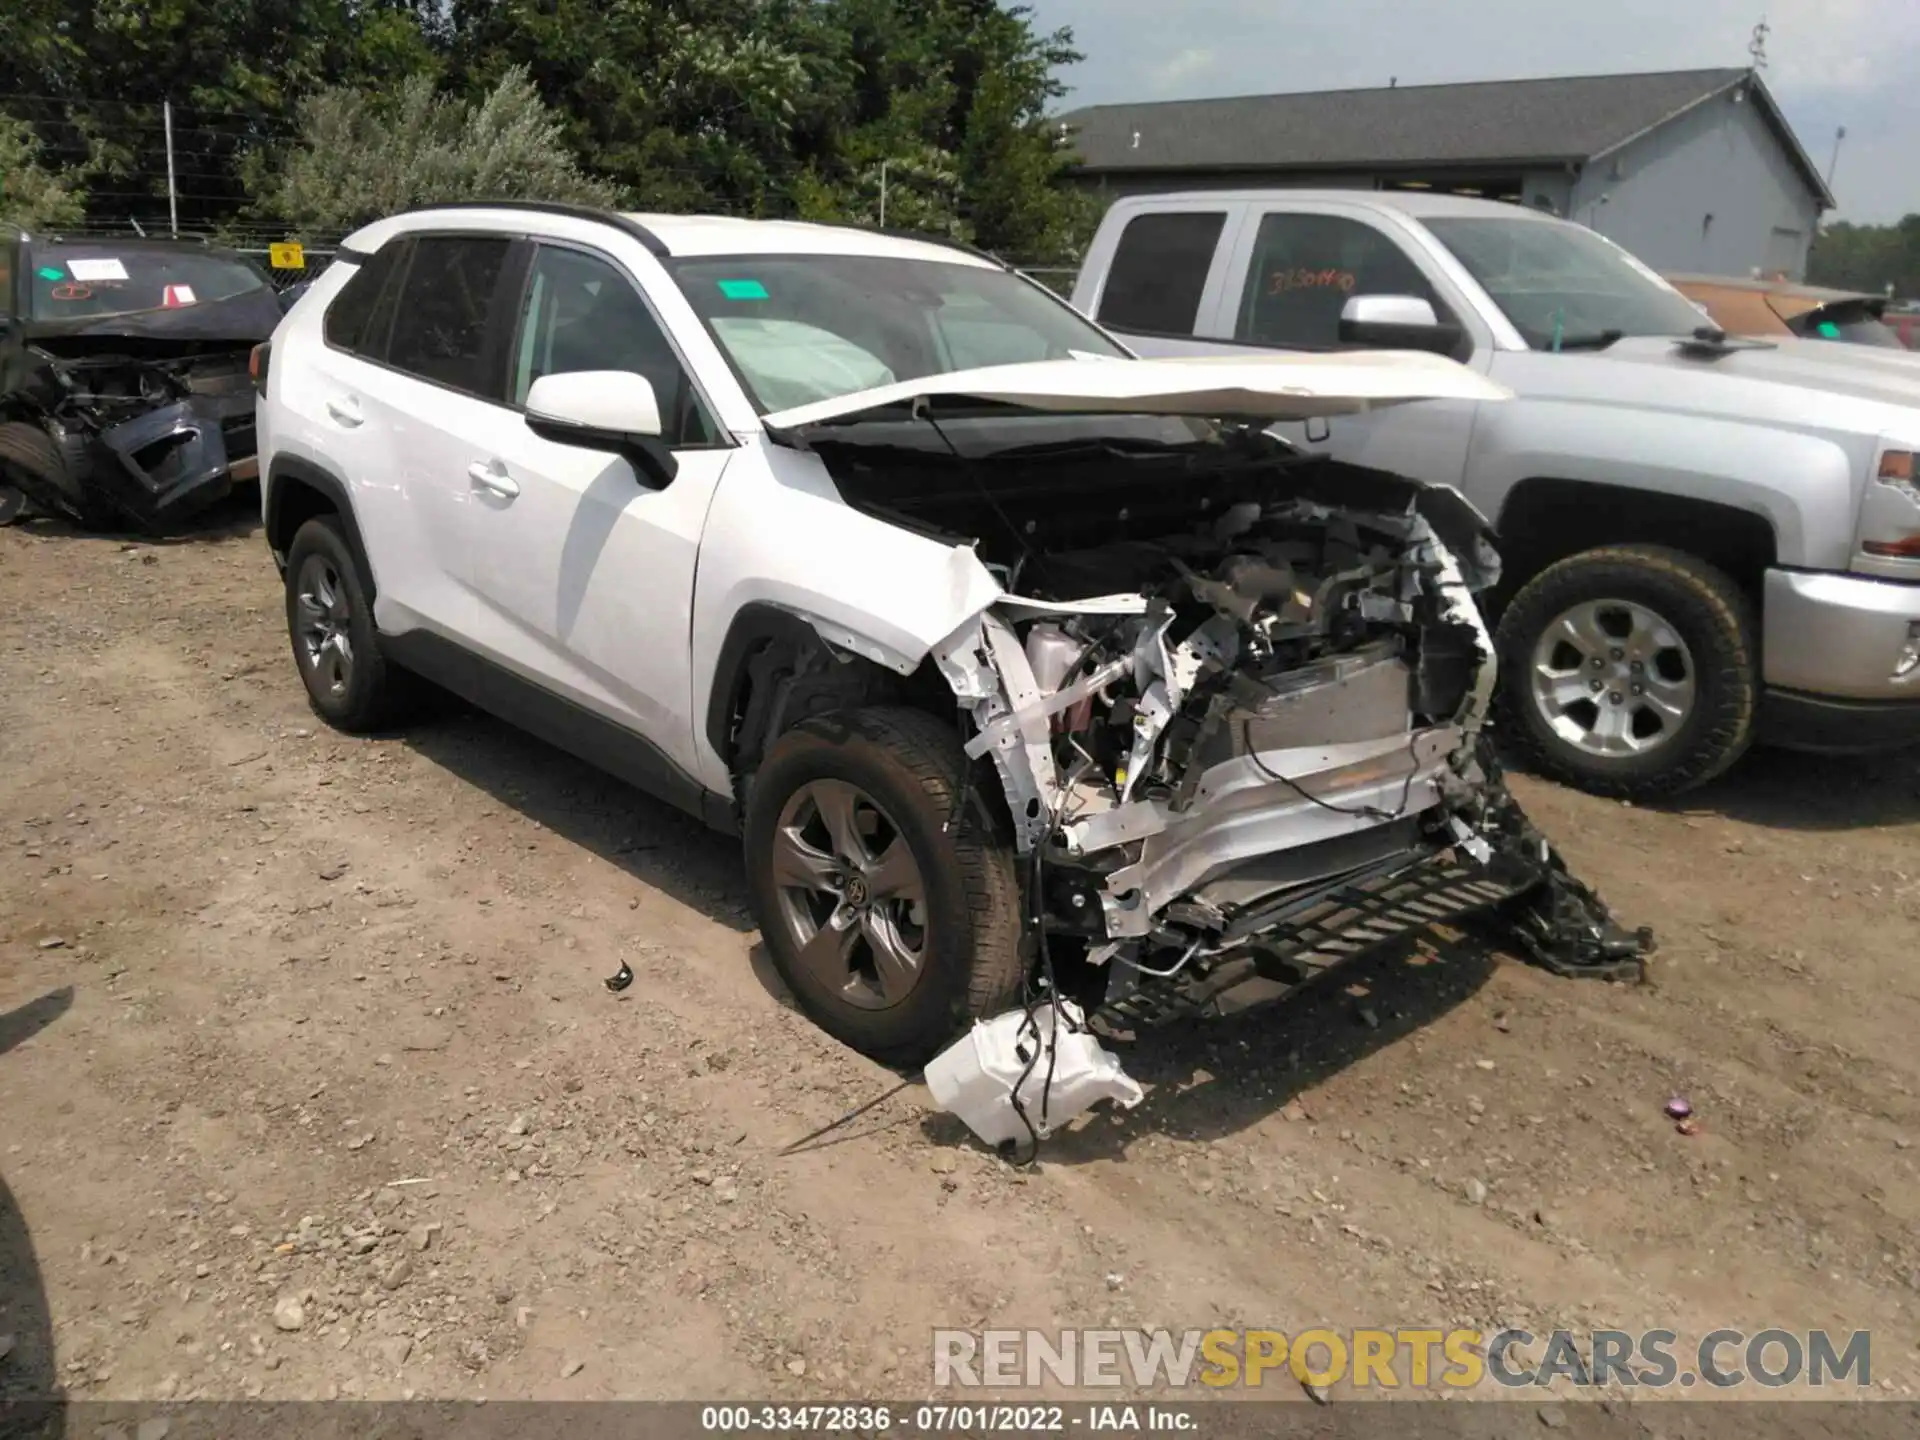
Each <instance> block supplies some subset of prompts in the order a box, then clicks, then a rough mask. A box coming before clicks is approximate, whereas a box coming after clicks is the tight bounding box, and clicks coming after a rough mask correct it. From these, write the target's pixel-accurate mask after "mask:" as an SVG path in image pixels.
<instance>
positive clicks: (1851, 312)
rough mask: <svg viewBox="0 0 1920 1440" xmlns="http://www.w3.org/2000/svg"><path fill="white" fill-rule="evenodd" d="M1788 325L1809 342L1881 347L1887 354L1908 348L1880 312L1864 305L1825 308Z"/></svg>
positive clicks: (1845, 303) (1852, 303)
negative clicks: (1884, 321) (1828, 341)
mask: <svg viewBox="0 0 1920 1440" xmlns="http://www.w3.org/2000/svg"><path fill="white" fill-rule="evenodd" d="M1787 323H1788V324H1789V325H1790V326H1792V327H1793V333H1794V334H1796V335H1798V336H1800V337H1801V338H1803V339H1806V340H1844V341H1845V342H1847V343H1848V344H1849V345H1878V346H1880V347H1881V348H1882V349H1883V350H1903V349H1905V348H1906V347H1905V345H1904V344H1903V343H1902V342H1901V339H1900V336H1899V334H1898V333H1897V332H1896V331H1895V330H1894V329H1893V327H1891V326H1890V325H1887V324H1885V323H1883V322H1882V321H1881V319H1880V315H1879V311H1878V308H1877V307H1876V306H1873V305H1869V304H1867V303H1865V302H1863V301H1840V302H1837V303H1835V304H1832V305H1822V306H1821V307H1820V308H1819V309H1818V310H1809V311H1808V312H1807V313H1806V314H1804V315H1796V316H1795V317H1794V318H1793V319H1792V320H1790V321H1788V322H1787Z"/></svg>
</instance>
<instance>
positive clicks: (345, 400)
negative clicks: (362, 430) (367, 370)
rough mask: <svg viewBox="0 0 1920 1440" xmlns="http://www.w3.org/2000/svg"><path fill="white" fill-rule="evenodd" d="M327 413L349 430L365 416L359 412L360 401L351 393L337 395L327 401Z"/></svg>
mask: <svg viewBox="0 0 1920 1440" xmlns="http://www.w3.org/2000/svg"><path fill="white" fill-rule="evenodd" d="M327 414H329V415H331V416H332V417H333V418H334V420H335V421H336V422H338V423H339V424H341V425H344V426H346V427H347V428H348V429H349V430H351V429H352V428H353V427H354V426H356V425H358V424H359V423H360V422H361V420H362V419H364V418H365V417H364V416H362V415H361V413H360V402H359V401H358V400H355V399H354V398H353V397H352V396H351V395H345V396H337V397H335V398H334V399H331V400H329V401H327Z"/></svg>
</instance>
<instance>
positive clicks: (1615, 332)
mask: <svg viewBox="0 0 1920 1440" xmlns="http://www.w3.org/2000/svg"><path fill="white" fill-rule="evenodd" d="M1425 224H1426V227H1427V229H1428V230H1430V231H1432V232H1433V235H1434V238H1435V239H1437V240H1439V241H1440V243H1441V244H1442V245H1445V246H1446V247H1447V248H1448V249H1449V250H1451V251H1452V252H1453V254H1454V256H1455V258H1456V259H1458V260H1459V261H1460V263H1461V264H1462V265H1464V266H1466V268H1467V270H1468V271H1469V272H1470V273H1471V274H1472V276H1473V278H1474V279H1475V280H1478V281H1479V282H1480V287H1481V288H1482V289H1483V290H1485V291H1486V292H1487V294H1488V295H1489V296H1490V297H1492V299H1493V303H1494V304H1496V305H1498V306H1499V307H1500V309H1501V311H1502V312H1503V313H1504V314H1505V315H1506V317H1507V319H1508V320H1509V321H1511V322H1512V323H1513V328H1514V329H1516V330H1518V331H1519V332H1520V335H1521V338H1522V339H1524V340H1525V341H1526V342H1527V344H1529V345H1531V346H1532V347H1533V348H1534V349H1536V350H1554V349H1562V348H1564V349H1574V348H1580V347H1586V348H1593V347H1596V346H1604V345H1607V344H1611V343H1612V342H1613V341H1615V340H1619V339H1622V338H1624V337H1626V336H1629V335H1662V336H1673V337H1682V336H1687V335H1691V334H1692V333H1693V332H1694V331H1695V330H1697V329H1699V328H1700V327H1701V326H1702V325H1705V324H1707V323H1708V321H1707V318H1706V316H1704V315H1703V314H1701V312H1700V311H1699V310H1698V309H1696V308H1695V306H1694V305H1693V302H1692V301H1690V300H1688V299H1687V298H1686V297H1685V296H1684V295H1682V294H1681V293H1680V292H1679V291H1678V290H1675V289H1674V288H1673V287H1672V286H1671V285H1669V284H1667V282H1666V281H1664V280H1662V279H1661V278H1660V277H1659V276H1658V275H1656V274H1654V273H1653V271H1651V270H1649V269H1648V268H1647V267H1646V266H1644V265H1642V264H1641V263H1640V262H1639V261H1638V260H1636V259H1634V258H1633V257H1632V256H1631V255H1629V254H1627V252H1626V251H1624V250H1622V249H1621V248H1620V247H1619V246H1618V245H1615V244H1614V243H1613V242H1612V241H1611V240H1607V239H1604V238H1603V237H1601V236H1599V235H1596V234H1595V233H1594V232H1593V231H1591V230H1588V229H1586V228H1585V227H1584V226H1580V225H1574V224H1568V223H1555V222H1552V221H1546V220H1518V219H1516V220H1501V219H1493V218H1480V217H1465V216H1445V217H1435V218H1431V219H1428V220H1427V221H1426V222H1425Z"/></svg>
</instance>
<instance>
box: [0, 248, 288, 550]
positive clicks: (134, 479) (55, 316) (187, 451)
mask: <svg viewBox="0 0 1920 1440" xmlns="http://www.w3.org/2000/svg"><path fill="white" fill-rule="evenodd" d="M13 243H15V244H16V245H17V246H18V250H17V260H16V268H17V269H18V270H19V274H20V278H19V281H18V283H17V285H16V287H15V298H14V299H13V301H12V304H11V306H10V310H11V312H12V313H11V314H10V315H9V317H8V319H9V323H8V325H7V327H6V330H5V333H4V335H0V486H5V487H8V488H9V489H10V490H11V491H12V492H14V494H15V496H16V497H17V500H16V501H15V503H14V505H13V507H12V508H13V510H14V512H15V513H16V514H18V513H21V512H23V511H24V510H25V509H26V508H27V507H28V506H30V507H31V508H32V509H34V510H38V511H41V512H44V513H47V514H54V515H62V516H65V517H67V518H68V519H71V520H74V521H77V522H79V523H80V524H83V525H88V526H107V525H113V524H117V523H126V522H131V523H133V524H134V525H137V526H139V527H141V528H144V529H159V528H164V527H166V526H169V525H171V524H174V523H177V522H178V521H181V520H184V519H186V518H188V517H190V516H192V515H193V514H195V513H196V512H198V511H200V510H203V509H205V508H206V507H207V506H208V505H210V504H212V503H214V502H215V501H217V500H219V499H220V498H221V497H222V496H224V495H226V494H227V493H228V491H229V490H230V489H231V488H232V486H233V484H234V482H235V481H238V480H247V479H251V478H252V477H253V476H254V474H255V467H256V461H255V456H254V421H253V407H254V391H253V387H252V382H251V380H250V377H249V375H248V370H247V365H248V357H249V354H250V352H251V350H252V347H253V346H254V345H255V344H257V343H259V342H260V341H262V340H265V339H266V338H267V337H268V336H270V335H271V334H272V332H273V328H274V326H275V325H276V324H277V323H278V321H279V318H280V314H281V308H280V305H279V302H278V301H277V300H276V299H275V297H274V294H273V291H272V288H271V286H270V285H269V284H268V282H267V280H266V278H265V276H264V275H262V274H261V272H260V271H259V270H258V269H257V268H256V267H254V266H253V265H251V264H249V263H248V262H247V261H246V260H245V259H244V258H243V257H241V256H239V255H237V254H233V253H231V252H223V251H220V250H217V249H213V248H211V247H207V246H202V245H199V244H197V243H189V242H173V241H141V240H112V241H87V242H81V241H75V240H61V239H43V238H36V237H25V238H24V239H21V240H19V241H16V242H13ZM22 501H23V502H24V504H22V503H20V502H22Z"/></svg>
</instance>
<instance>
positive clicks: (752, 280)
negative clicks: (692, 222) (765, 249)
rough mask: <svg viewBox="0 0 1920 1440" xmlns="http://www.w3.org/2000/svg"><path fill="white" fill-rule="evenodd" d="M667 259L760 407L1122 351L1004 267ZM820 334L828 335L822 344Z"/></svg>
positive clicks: (816, 258)
mask: <svg viewBox="0 0 1920 1440" xmlns="http://www.w3.org/2000/svg"><path fill="white" fill-rule="evenodd" d="M667 267H668V270H669V271H670V272H671V274H672V275H673V278H674V281H675V282H676V283H677V284H678V285H679V287H680V290H681V293H683V294H684V295H685V296H686V297H687V302H688V304H689V305H691V306H692V307H693V310H694V313H695V314H697V315H698V316H699V317H700V320H701V322H702V323H703V324H704V325H705V326H706V327H707V330H708V332H709V333H710V334H711V335H712V336H713V338H714V341H715V342H716V343H717V344H718V345H719V347H720V349H721V350H722V351H723V352H724V353H725V355H726V357H727V360H728V363H729V364H730V365H732V367H733V369H734V373H735V374H736V375H737V376H738V377H739V380H740V383H741V385H742V387H743V388H744V389H745V390H746V392H747V395H748V398H749V399H751V400H752V402H753V404H754V406H755V407H756V408H757V409H758V411H759V413H761V414H762V415H771V414H774V413H775V412H777V411H780V410H785V409H790V408H793V407H795V406H799V405H804V404H809V403H812V402H815V401H820V400H833V399H837V398H839V397H840V396H842V395H851V394H853V393H854V392H855V391H858V390H866V389H871V388H873V387H874V386H875V385H884V384H886V383H888V379H889V377H890V378H891V379H893V380H913V379H918V378H921V377H923V376H927V375H944V374H950V373H952V372H953V371H956V370H965V369H969V368H972V367H973V366H976V365H981V364H986V363H991V362H1004V361H1005V360H1007V359H1012V358H1016V357H1017V358H1019V359H1023V360H1065V359H1068V358H1069V357H1071V356H1072V355H1073V354H1075V353H1076V352H1078V353H1080V354H1090V355H1099V356H1108V357H1119V356H1121V355H1122V354H1123V353H1124V352H1122V351H1121V350H1120V348H1119V347H1118V346H1116V345H1115V344H1114V343H1113V342H1112V341H1111V340H1109V339H1108V338H1107V337H1106V336H1105V335H1104V334H1102V333H1101V332H1100V331H1099V330H1098V329H1097V328H1096V327H1094V326H1093V325H1090V324H1088V323H1087V321H1086V320H1085V319H1083V318H1082V317H1081V316H1080V314H1079V313H1078V312H1077V311H1075V310H1073V309H1072V308H1070V307H1069V306H1068V305H1066V304H1065V303H1063V302H1062V301H1060V300H1058V299H1056V298H1054V296H1052V295H1051V294H1049V293H1048V292H1047V291H1045V290H1043V289H1041V288H1040V287H1039V286H1038V285H1035V284H1033V283H1032V282H1030V281H1027V280H1024V279H1022V278H1021V277H1020V276H1018V275H1015V274H1013V273H1012V272H1011V271H1007V270H1001V269H998V268H997V267H996V268H989V267H987V266H984V265H968V264H957V263H945V262H940V261H930V260H904V259H898V258H894V257H890V256H880V255H834V254H808V255H757V256H731V257H728V258H726V259H718V260H716V259H705V258H701V259H692V258H690V259H685V260H671V261H668V262H667ZM795 327H801V328H795ZM822 334H824V335H825V336H827V337H829V338H828V343H827V344H826V345H825V347H823V348H821V349H819V350H815V349H814V348H813V347H815V346H819V345H820V343H821V342H820V336H821V335H822ZM822 357H824V358H825V360H826V362H827V363H824V364H823V363H821V359H822Z"/></svg>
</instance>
